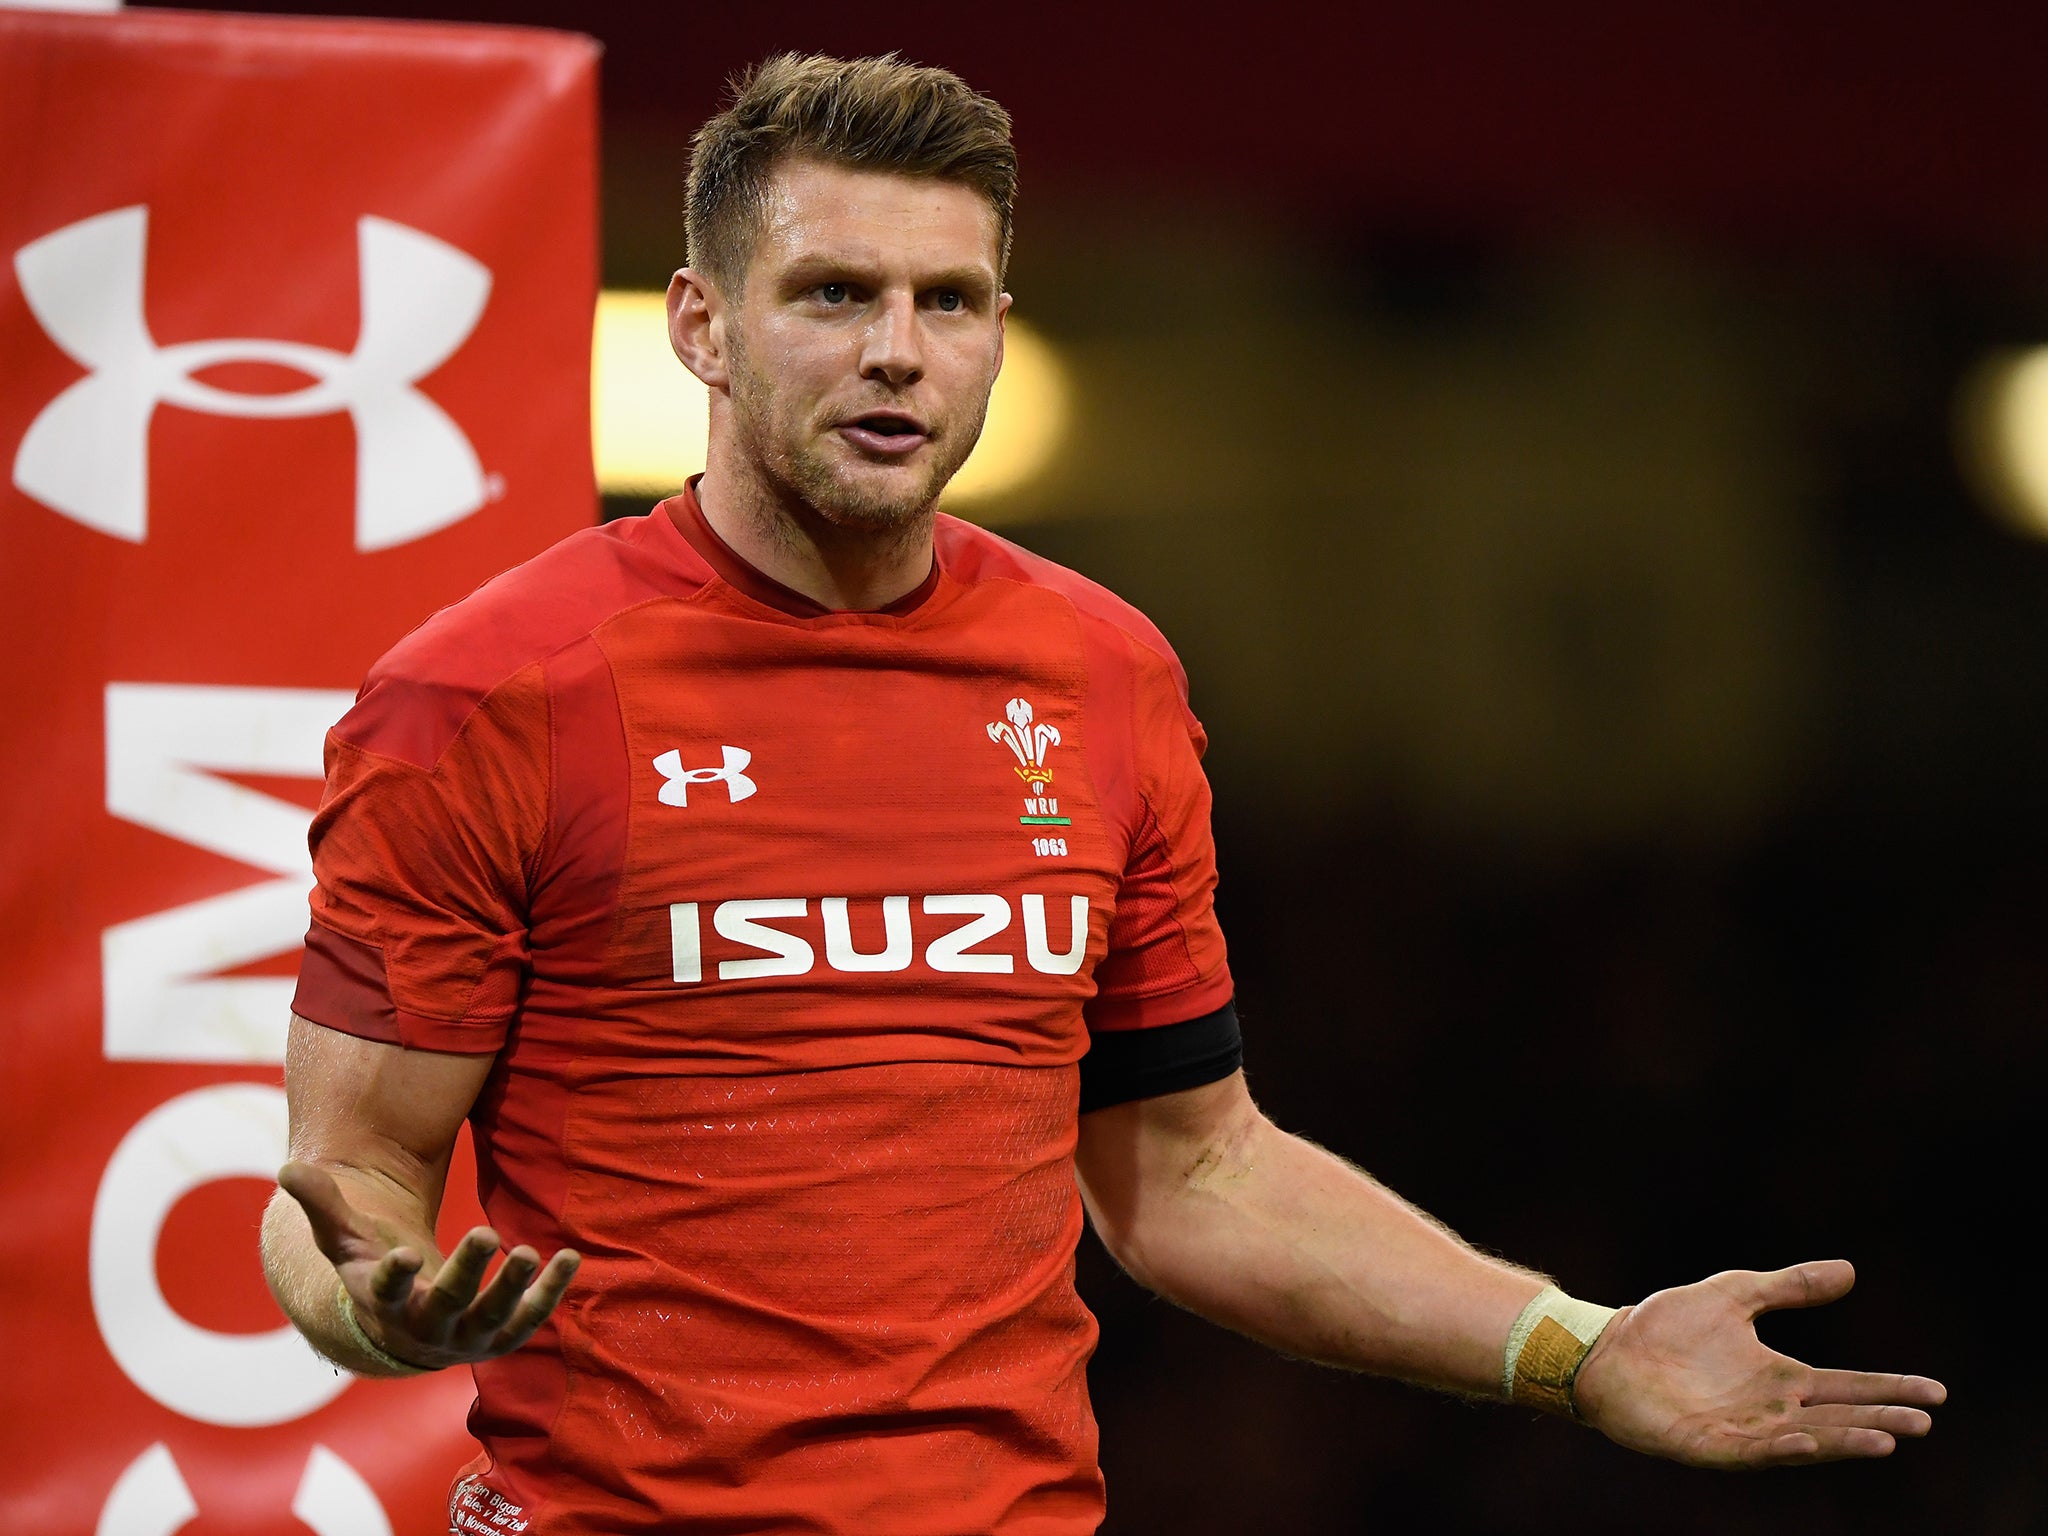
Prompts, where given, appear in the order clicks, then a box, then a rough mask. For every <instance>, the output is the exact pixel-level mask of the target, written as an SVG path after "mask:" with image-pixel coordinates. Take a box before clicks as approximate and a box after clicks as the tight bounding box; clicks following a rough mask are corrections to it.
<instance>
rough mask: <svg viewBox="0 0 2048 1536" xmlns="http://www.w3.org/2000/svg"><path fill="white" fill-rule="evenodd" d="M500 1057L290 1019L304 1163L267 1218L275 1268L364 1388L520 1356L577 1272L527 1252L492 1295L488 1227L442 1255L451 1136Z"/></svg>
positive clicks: (294, 1306)
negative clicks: (439, 1240) (364, 1036)
mask: <svg viewBox="0 0 2048 1536" xmlns="http://www.w3.org/2000/svg"><path fill="white" fill-rule="evenodd" d="M491 1060H492V1058H490V1057H489V1056H459V1055H451V1054H446V1053H442V1052H437V1051H408V1050H404V1049H401V1048H400V1047H398V1046H395V1045H384V1044H380V1043H379V1042H376V1041H373V1040H360V1039H357V1038H356V1037H355V1036H353V1035H347V1034H343V1033H341V1032H340V1031H338V1030H332V1029H328V1028H325V1027H324V1026H322V1025H319V1024H314V1023H311V1022H310V1021H308V1020H306V1019H301V1018H298V1017H296V1016H295V1017H294V1018H293V1019H292V1025H291V1035H290V1037H289V1039H288V1041H287V1043H286V1047H285V1088H286V1093H287V1097H288V1098H289V1100H290V1106H291V1155H292V1161H290V1162H288V1163H286V1164H285V1166H284V1167H283V1169H281V1170H280V1171H279V1173H278V1184H279V1186H280V1187H279V1190H278V1193H277V1194H276V1195H275V1196H273V1197H272V1199H271V1202H270V1206H269V1209H268V1210H266V1211H265V1212H264V1217H263V1269H264V1274H265V1276H266V1277H267V1278H268V1279H269V1281H270V1289H271V1292H272V1294H274V1295H275V1296H276V1297H277V1300H278V1305H280V1306H281V1307H283V1308H284V1311H285V1315H286V1316H288V1317H289V1318H291V1320H292V1322H293V1323H295V1324H296V1325H297V1326H298V1328H299V1331H300V1332H301V1333H303V1334H305V1336H306V1337H307V1339H308V1340H309V1341H311V1343H312V1345H313V1347H314V1348H315V1349H317V1350H319V1351H320V1353H322V1354H323V1355H326V1356H327V1357H328V1358H329V1359H331V1360H333V1361H335V1362H336V1363H338V1364H340V1365H344V1366H346V1367H348V1369H350V1370H352V1371H355V1372H357V1373H358V1374H360V1375H365V1376H393V1375H404V1374H408V1373H409V1372H411V1371H414V1370H432V1369H435V1368H437V1367H440V1366H444V1365H455V1364H459V1363H465V1362H470V1361H475V1360H483V1359H488V1358H490V1357H491V1356H494V1355H501V1354H504V1353H506V1352H507V1351H509V1350H512V1349H516V1348H518V1346H519V1345H520V1344H522V1343H524V1342H525V1341H526V1339H527V1338H528V1337H530V1336H531V1335H532V1333H533V1331H534V1329H536V1328H538V1327H539V1326H540V1324H541V1322H542V1320H543V1319H545V1318H546V1317H547V1315H548V1313H549V1312H550V1311H551V1310H553V1308H554V1305H555V1303H556V1302H557V1301H558V1300H560V1299H561V1295H562V1292H563V1290H564V1289H565V1288H566V1287H567V1286H568V1283H569V1280H570V1277H571V1276H572V1275H574V1274H575V1272H576V1266H577V1262H578V1259H577V1255H576V1254H574V1253H573V1252H570V1251H569V1250H567V1249H564V1250H563V1251H562V1252H560V1253H558V1254H556V1255H555V1256H554V1257H553V1258H552V1259H550V1260H549V1261H548V1263H547V1265H546V1267H545V1268H543V1267H542V1265H541V1262H540V1257H539V1255H538V1254H536V1253H535V1252H534V1251H533V1250H532V1249H531V1248H525V1247H520V1248H514V1249H513V1250H512V1251H511V1252H510V1253H509V1254H507V1255H506V1256H505V1262H504V1263H503V1264H501V1265H500V1266H499V1267H498V1273H497V1274H496V1276H495V1277H493V1278H492V1280H491V1281H490V1283H489V1284H488V1285H484V1284H483V1278H484V1271H485V1269H486V1267H487V1266H488V1265H489V1263H490V1261H491V1257H492V1255H494V1254H495V1253H496V1252H497V1251H498V1246H499V1244H498V1237H497V1234H496V1233H494V1232H493V1231H491V1229H490V1228H488V1227H476V1228H472V1229H471V1230H470V1231H469V1232H468V1233H467V1234H465V1235H464V1237H463V1239H462V1241H461V1242H459V1243H458V1244H457V1245H456V1247H455V1251H454V1252H453V1253H451V1254H449V1255H448V1256H447V1257H446V1258H445V1259H444V1258H443V1257H442V1255H441V1253H440V1251H439V1250H438V1249H437V1248H436V1247H435V1245H434V1219H435V1217H436V1216H437V1215H438V1214H439V1211H440V1208H441V1193H442V1187H443V1183H444V1181H445V1180H446V1178H447V1174H448V1159H449V1155H450V1154H451V1153H452V1151H453V1150H454V1146H455V1134H456V1132H457V1130H459V1129H460V1127H461V1125H462V1120H463V1117H464V1116H465V1115H467V1114H468V1113H469V1109H470V1106H471V1105H472V1104H473V1103H475V1102H476V1096H477V1093H478V1092H479V1091H480V1090H481V1089H482V1087H483V1084H484V1080H485V1078H486V1077H487V1076H488V1075H489V1073H490V1069H491ZM536 1275H538V1278H536ZM344 1292H346V1296H347V1301H346V1303H344V1300H343V1296H344ZM351 1321H352V1322H353V1324H354V1327H353V1328H352V1327H351V1326H350V1324H351ZM358 1332H360V1334H361V1337H360V1338H359V1337H358V1336H357V1335H358ZM366 1344H367V1346H368V1347H365V1346H366Z"/></svg>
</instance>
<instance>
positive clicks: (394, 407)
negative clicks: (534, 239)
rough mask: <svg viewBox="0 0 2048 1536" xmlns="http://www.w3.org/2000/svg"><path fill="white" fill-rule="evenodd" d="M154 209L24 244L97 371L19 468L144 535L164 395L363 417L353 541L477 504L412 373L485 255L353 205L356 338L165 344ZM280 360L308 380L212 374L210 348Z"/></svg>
mask: <svg viewBox="0 0 2048 1536" xmlns="http://www.w3.org/2000/svg"><path fill="white" fill-rule="evenodd" d="M148 228H149V210H148V209H147V208H146V207H141V206H137V207H133V208H117V209H115V210H114V211H113V212H111V213H103V214H100V215H98V216H97V217H94V218H90V219H81V220H80V221H79V222H78V223H76V224H71V225H67V226H66V227H64V228H63V229H60V230H58V231H56V232H55V233H54V234H49V235H45V236H43V238H42V239H40V240H37V241H35V242H33V243H32V244H29V245H25V246H23V247H22V248H21V249H20V250H19V251H17V252H16V253H15V256H14V271H15V275H16V276H17V277H18V278H19V279H20V281H21V291H22V294H23V296H24V297H25V298H27V300H28V307H29V309H30V310H31V311H32V312H33V313H34V315H35V317H36V319H37V320H39V321H40V322H42V327H43V329H44V330H45V331H47V332H48V333H49V335H50V339H51V340H52V341H54V342H56V344H57V345H58V346H60V347H62V348H63V349H64V351H65V352H66V353H67V354H69V356H70V357H71V359H72V360H73V361H74V362H76V363H78V364H79V365H80V366H82V367H84V368H87V369H89V370H90V372H89V373H88V374H87V375H86V377H85V378H82V379H80V380H79V381H78V382H77V383H76V384H73V385H72V386H71V387H70V388H69V389H67V390H65V391H64V392H63V393H62V394H60V395H58V396H57V398H56V399H54V400H52V401H51V402H50V403H49V404H48V405H46V406H44V407H43V410H42V413H41V414H40V415H38V416H37V417H36V419H35V420H34V422H32V423H31V424H30V426H29V429H28V433H27V435H26V436H25V437H23V438H22V440H21V447H20V449H19V451H17V452H16V454H15V456H14V483H15V485H16V486H17V487H18V488H19V489H21V490H22V491H24V492H25V493H27V494H28V495H30V496H33V497H34V498H35V499H36V500H37V501H40V502H42V503H43V504H44V505H45V506H47V507H49V508H51V509H52V510H53V511H57V512H61V513H63V514H64V515H65V516H66V517H70V518H74V519H76V520H77V521H79V522H81V523H84V524H85V525H86V526H87V527H89V528H97V529H99V530H100V531H101V532H102V533H110V534H112V535H114V536H115V537H116V538H122V539H131V540H135V541H137V542H140V540H141V539H142V537H143V535H144V534H145V533H146V532H147V530H148V523H149V463H148V458H149V421H150V417H151V416H152V415H153V414H155V411H156V408H157V406H159V405H161V404H164V403H165V402H169V403H170V404H172V405H180V406H183V407H185V409H187V410H191V411H206V412H211V413H213V414H215V415H221V416H251V417H283V416H324V415H328V414H329V413H331V412H334V411H347V412H348V414H349V417H350V419H351V420H353V421H354V423H355V429H356V548H358V549H366V550H367V549H388V548H390V547H391V546H392V545H394V544H403V543H406V542H407V541H408V540H411V539H417V538H420V537H422V536H424V535H426V534H429V533H432V532H434V531H435V530H436V529H438V528H445V527H447V526H448V525H449V524H450V523H454V522H459V521H461V520H462V519H463V518H465V517H467V516H469V514H470V513H472V512H474V511H476V509H477V508H478V507H480V506H482V505H483V504H484V499H485V486H484V473H483V467H482V465H480V464H479V463H478V462H477V457H476V450H475V449H474V448H472V447H471V446H470V443H469V439H468V438H467V437H466V436H464V435H463V431H462V429H461V428H460V427H458V426H457V425H456V424H455V423H454V422H453V421H452V420H450V419H449V417H448V413H447V412H445V411H443V410H442V409H441V407H440V406H438V405H436V404H435V403H434V402H433V401H431V400H429V399H428V398H427V397H426V396H425V395H423V394H421V393H420V392H419V390H417V389H415V388H414V387H413V385H414V384H415V383H416V382H417V381H418V380H420V379H422V378H424V377H426V375H427V374H429V373H431V372H433V371H434V369H436V368H438V367H439V366H440V365H441V364H442V363H443V362H445V361H446V360H447V359H448V357H449V356H451V355H452V354H453V353H454V351H455V350H456V348H458V347H460V346H461V345H462V343H463V342H464V341H466V340H467V339H468V337H469V333H470V332H471V331H472V330H473V329H475V327H476V322H477V319H478V317H479V316H480V315H482V313H483V308H484V301H485V300H486V299H487V298H489V296H490V292H491V273H490V269H489V268H488V267H486V266H484V265H483V264H482V263H481V262H479V261H477V260H476V259H475V258H473V257H471V256H468V255H466V254H465V253H463V252H461V251H458V250H457V249H455V247H454V246H452V245H448V244H445V243H443V242H442V241H439V240H436V239H434V238H433V237H432V236H431V235H423V234H421V233H420V232H419V231H418V230H416V229H408V228H407V227H406V226H405V225H403V224H394V223H392V222H391V221H390V220H389V219H375V218H364V219H358V220H357V221H356V243H357V252H358V258H359V260H360V263H361V266H360V283H361V312H362V328H361V330H360V332H359V333H358V335H357V339H356V348H355V351H353V352H336V351H334V350H333V349H331V348H328V347H316V346H309V345H307V344H305V343H303V342H295V341H265V340H257V339H253V338H248V337H234V338H225V339H221V340H217V341H188V342H182V343H180V344H178V345H176V346H169V347H160V346H158V345H157V344H156V341H155V339H154V338H153V337H151V335H150V333H149V322H148V320H147V319H146V318H145V316H144V313H143V271H144V258H145V249H146V246H147V243H148ZM242 362H260V363H275V364H281V365H283V366H284V367H287V368H292V369H296V370H298V371H299V372H301V373H305V374H310V375H311V376H312V377H313V379H314V381H315V382H314V383H312V384H309V385H307V386H306V387H305V388H303V389H297V390H293V391H292V392H291V393H289V394H281V395H256V394H242V393H239V392H236V391H232V390H225V389H217V388H215V387H214V386H212V385H210V384H203V383H201V382H200V381H199V380H197V379H195V378H193V377H192V375H193V374H194V373H196V372H198V371H199V370H201V369H204V368H210V367H212V366H214V365H215V364H217V363H242Z"/></svg>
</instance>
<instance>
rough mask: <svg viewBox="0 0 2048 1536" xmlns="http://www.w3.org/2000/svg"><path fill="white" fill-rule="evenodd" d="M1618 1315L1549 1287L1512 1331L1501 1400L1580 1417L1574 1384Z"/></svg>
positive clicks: (1503, 1364)
mask: <svg viewBox="0 0 2048 1536" xmlns="http://www.w3.org/2000/svg"><path fill="white" fill-rule="evenodd" d="M1618 1310H1619V1308H1616V1307H1602V1306H1596V1305H1595V1304H1594V1303H1592V1302H1590V1301H1578V1300H1575V1299H1574V1298H1572V1297H1570V1296H1567V1295H1565V1293H1564V1292H1563V1291H1561V1290H1559V1289H1558V1288H1557V1287H1556V1286H1554V1285H1546V1286H1545V1287H1544V1288H1543V1289H1542V1290H1540V1291H1538V1292H1537V1293H1536V1295H1535V1297H1534V1298H1533V1299H1532V1300H1531V1301H1530V1303H1529V1305H1528V1306H1526V1307H1524V1308H1522V1315H1521V1316H1520V1317H1518V1318H1516V1319H1515V1326H1514V1327H1513V1328H1511V1329H1509V1330H1508V1347H1507V1350H1506V1352H1505V1354H1504V1355H1503V1357H1502V1361H1501V1371H1500V1395H1501V1396H1502V1397H1504V1398H1506V1399H1507V1400H1508V1401H1509V1402H1511V1403H1522V1404H1524V1405H1526V1406H1528V1407H1530V1408H1541V1409H1544V1410H1545V1411H1547V1412H1550V1413H1562V1414H1566V1415H1569V1416H1570V1417H1572V1418H1577V1417H1578V1416H1579V1410H1578V1405H1577V1404H1576V1403H1574V1402H1573V1401H1572V1382H1573V1380H1574V1378H1576V1377H1577V1376H1578V1374H1579V1367H1580V1366H1581V1365H1583V1364H1585V1361H1586V1356H1587V1355H1588V1354H1590V1353H1591V1352H1592V1349H1593V1343H1594V1341H1595V1340H1597V1339H1598V1338H1599V1337H1600V1334H1601V1331H1602V1330H1603V1329H1605V1328H1606V1327H1607V1324H1608V1323H1609V1322H1610V1321H1611V1320H1612V1319H1613V1317H1614V1314H1615V1313H1616V1312H1617V1311H1618Z"/></svg>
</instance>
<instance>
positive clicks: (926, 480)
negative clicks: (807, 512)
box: [803, 453, 951, 532]
mask: <svg viewBox="0 0 2048 1536" xmlns="http://www.w3.org/2000/svg"><path fill="white" fill-rule="evenodd" d="M925 457H926V454H924V453H920V454H918V455H917V456H916V458H915V459H913V460H911V461H909V462H905V463H896V464H873V463H861V464H842V465H835V466H833V467H832V469H831V470H829V471H827V473H826V474H825V475H824V476H822V477H820V479H819V481H818V482H817V483H814V484H813V485H811V486H807V487H804V488H803V489H804V491H805V500H807V501H809V502H810V503H811V505H812V506H813V507H814V508H816V509H817V512H818V514H819V515H820V516H821V517H823V518H824V519H825V520H826V521H827V522H830V523H836V524H838V525H839V526H841V527H844V528H866V529H872V530H874V531H876V532H880V531H882V530H885V529H890V528H900V527H902V526H903V525H904V524H905V523H908V522H911V521H913V520H914V519H915V518H916V517H917V516H918V515H919V514H920V513H923V512H926V511H929V510H930V508H931V506H932V503H933V502H935V501H937V500H938V497H939V492H940V490H942V489H943V488H944V486H945V483H946V481H947V480H948V479H950V478H951V476H950V475H946V474H938V473H934V470H933V466H932V465H931V464H929V463H924V462H919V461H921V460H923V459H925Z"/></svg>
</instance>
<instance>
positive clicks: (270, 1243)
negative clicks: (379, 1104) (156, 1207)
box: [263, 1167, 440, 1376]
mask: <svg viewBox="0 0 2048 1536" xmlns="http://www.w3.org/2000/svg"><path fill="white" fill-rule="evenodd" d="M328 1171H329V1172H330V1173H332V1174H333V1175H334V1177H335V1180H336V1182H337V1183H339V1184H341V1185H342V1187H343V1188H344V1189H345V1190H346V1192H347V1194H348V1197H349V1200H350V1203H351V1204H353V1205H356V1206H357V1207H358V1208H359V1209H361V1210H363V1211H364V1212H365V1213H366V1214H371V1215H372V1216H373V1219H374V1220H375V1223H376V1227H377V1230H378V1231H379V1232H380V1233H382V1234H384V1235H386V1236H387V1238H388V1239H389V1241H390V1243H391V1244H392V1245H393V1246H406V1247H412V1248H415V1249H417V1250H418V1251H419V1253H420V1254H421V1255H422V1257H423V1258H425V1260H426V1268H427V1271H428V1272H429V1273H432V1271H433V1270H434V1269H435V1268H437V1267H438V1266H439V1263H440V1254H439V1252H438V1251H437V1250H436V1249H435V1246H434V1232H433V1224H432V1222H431V1220H430V1219H429V1217H428V1215H427V1212H426V1210H425V1208H424V1206H423V1205H421V1204H420V1203H419V1202H418V1201H417V1200H415V1199H413V1198H411V1197H409V1196H407V1195H405V1194H403V1193H402V1192H399V1191H395V1190H393V1189H391V1188H389V1187H388V1186H386V1185H385V1184H384V1183H383V1182H382V1181H379V1180H376V1179H371V1178H366V1177H364V1176H362V1175H359V1174H356V1173H354V1172H353V1171H352V1170H349V1169H345V1168H336V1167H330V1168H329V1170H328ZM263 1273H264V1277H265V1278H266V1279H267V1280H268V1281H269V1282H270V1292H271V1294H272V1295H273V1296H275V1297H276V1298H277V1304H278V1305H279V1306H280V1307H282V1308H283V1309H284V1314H285V1316H286V1317H288V1318H290V1319H291V1320H292V1323H293V1325H294V1326H295V1327H297V1328H298V1330H299V1332H300V1333H302V1334H304V1335H305V1336H306V1340H307V1342H308V1343H310V1344H311V1345H312V1346H313V1347H314V1348H315V1349H317V1350H318V1351H319V1352H320V1353H321V1354H323V1355H325V1356H326V1357H327V1358H328V1359H329V1360H332V1361H333V1362H334V1363H335V1364H336V1365H339V1366H341V1367H343V1368H344V1369H346V1370H350V1371H353V1372H355V1373H356V1374H357V1375H359V1376H390V1375H395V1374H397V1373H396V1372H394V1371H393V1370H392V1369H391V1367H390V1366H389V1365H388V1364H386V1363H385V1362H383V1361H380V1360H379V1359H377V1358H376V1357H375V1356H374V1355H371V1354H369V1353H367V1352H366V1351H365V1350H364V1349H363V1348H362V1347H361V1345H359V1344H358V1343H357V1342H356V1341H355V1338H354V1337H353V1336H352V1335H351V1333H350V1332H349V1329H348V1325H347V1323H346V1322H345V1321H344V1320H343V1318H342V1314H341V1288H340V1281H339V1279H338V1277H337V1276H336V1274H335V1269H334V1265H333V1264H332V1263H331V1262H330V1261H329V1260H328V1258H327V1257H326V1255H325V1254H323V1253H321V1252H320V1249H319V1247H318V1245H316V1244H315V1242H314V1241H313V1229H312V1227H311V1225H310V1224H309V1223H308V1222H307V1220H306V1213H305V1212H304V1211H303V1210H302V1209H301V1208H300V1206H299V1203H298V1202H297V1201H296V1200H294V1199H292V1198H291V1196H290V1195H288V1194H286V1193H285V1192H284V1191H283V1190H279V1191H278V1192H277V1193H276V1194H275V1195H273V1196H272V1197H271V1201H270V1205H269V1207H268V1208H267V1209H266V1210H265V1211H264V1213H263Z"/></svg>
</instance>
